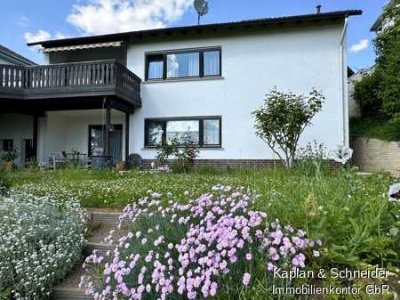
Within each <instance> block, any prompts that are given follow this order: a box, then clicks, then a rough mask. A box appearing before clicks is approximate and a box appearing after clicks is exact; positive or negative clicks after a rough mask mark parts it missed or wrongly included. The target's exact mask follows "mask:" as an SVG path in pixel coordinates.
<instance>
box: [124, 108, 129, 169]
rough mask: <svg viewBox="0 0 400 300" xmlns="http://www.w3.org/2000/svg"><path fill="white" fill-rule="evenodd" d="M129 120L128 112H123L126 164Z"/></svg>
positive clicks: (126, 158) (126, 162)
mask: <svg viewBox="0 0 400 300" xmlns="http://www.w3.org/2000/svg"><path fill="white" fill-rule="evenodd" d="M129 120H130V114H129V113H125V165H126V166H128V158H129V126H130V124H129Z"/></svg>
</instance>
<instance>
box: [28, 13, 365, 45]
mask: <svg viewBox="0 0 400 300" xmlns="http://www.w3.org/2000/svg"><path fill="white" fill-rule="evenodd" d="M361 14H362V10H342V11H332V12H326V13H314V14H306V15H295V16H286V17H274V18H264V19H251V20H243V21H235V22H226V23H212V24H204V25H195V26H193V25H192V26H182V27H169V28H161V29H147V30H140V31H130V32H123V33H113V34H104V35H95V36H86V37H75V38H68V39H58V40H48V41H39V42H34V43H28V44H27V45H28V46H35V45H41V46H42V47H44V48H51V47H59V46H69V45H76V44H79V43H97V42H104V41H110V40H114V39H124V40H126V39H128V38H129V37H134V36H143V35H148V36H152V35H156V34H159V33H174V32H179V31H190V30H192V31H196V30H204V29H219V28H221V29H223V28H235V27H240V26H249V25H274V24H281V23H293V22H294V23H295V22H301V21H324V20H331V19H332V18H333V19H336V18H347V17H349V16H357V15H361Z"/></svg>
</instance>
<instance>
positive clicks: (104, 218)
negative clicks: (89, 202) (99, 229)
mask: <svg viewBox="0 0 400 300" xmlns="http://www.w3.org/2000/svg"><path fill="white" fill-rule="evenodd" d="M88 213H89V221H91V222H97V223H102V224H112V225H115V224H117V223H118V218H119V216H120V215H121V213H119V212H102V211H92V210H89V211H88Z"/></svg>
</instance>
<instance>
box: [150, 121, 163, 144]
mask: <svg viewBox="0 0 400 300" xmlns="http://www.w3.org/2000/svg"><path fill="white" fill-rule="evenodd" d="M162 136H163V128H162V123H161V122H148V124H147V135H146V146H157V145H160V144H161V143H162Z"/></svg>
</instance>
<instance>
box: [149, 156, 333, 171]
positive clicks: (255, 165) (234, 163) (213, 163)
mask: <svg viewBox="0 0 400 300" xmlns="http://www.w3.org/2000/svg"><path fill="white" fill-rule="evenodd" d="M153 161H154V160H150V159H145V160H143V164H144V168H145V169H150V167H151V162H153ZM329 164H330V168H331V169H333V170H335V169H337V168H338V167H339V166H340V164H339V163H337V162H335V161H329ZM277 166H278V167H281V166H282V162H281V161H280V160H276V159H197V160H196V161H195V167H212V168H217V169H229V168H243V169H261V168H270V167H277Z"/></svg>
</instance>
